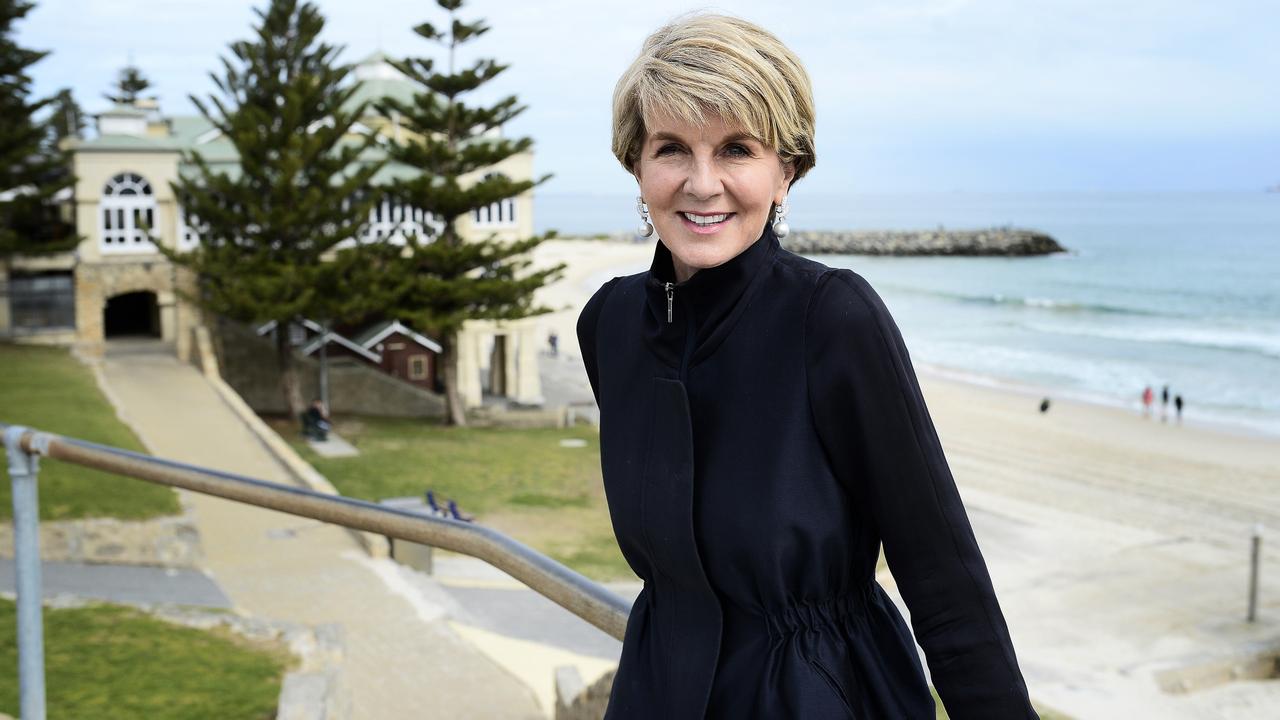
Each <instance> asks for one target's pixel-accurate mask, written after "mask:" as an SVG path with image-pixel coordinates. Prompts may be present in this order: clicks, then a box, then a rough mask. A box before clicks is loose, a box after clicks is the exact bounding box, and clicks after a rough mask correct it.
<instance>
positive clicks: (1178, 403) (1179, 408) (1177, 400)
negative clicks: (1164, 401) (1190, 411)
mask: <svg viewBox="0 0 1280 720" xmlns="http://www.w3.org/2000/svg"><path fill="white" fill-rule="evenodd" d="M1173 407H1174V408H1175V410H1176V411H1177V413H1178V424H1179V425H1181V424H1182V396H1181V395H1178V396H1176V397H1174V398H1173Z"/></svg>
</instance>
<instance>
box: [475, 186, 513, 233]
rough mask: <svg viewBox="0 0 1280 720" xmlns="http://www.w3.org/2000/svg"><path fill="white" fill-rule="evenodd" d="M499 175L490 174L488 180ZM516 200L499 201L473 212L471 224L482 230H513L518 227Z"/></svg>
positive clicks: (511, 198)
mask: <svg viewBox="0 0 1280 720" xmlns="http://www.w3.org/2000/svg"><path fill="white" fill-rule="evenodd" d="M495 175H499V174H498V173H490V174H489V175H486V176H485V177H486V178H490V177H494V176H495ZM516 223H517V220H516V198H513V197H510V198H506V199H505V200H499V201H497V202H495V203H491V204H489V205H486V206H485V207H482V208H476V209H475V210H472V211H471V224H472V225H473V226H474V227H477V228H482V229H486V230H488V229H497V228H513V227H515V226H516Z"/></svg>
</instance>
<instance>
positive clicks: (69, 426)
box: [0, 344, 180, 520]
mask: <svg viewBox="0 0 1280 720" xmlns="http://www.w3.org/2000/svg"><path fill="white" fill-rule="evenodd" d="M0 422H5V423H8V424H10V425H27V426H30V427H33V428H36V429H39V430H46V431H49V432H53V433H57V434H59V435H68V436H71V437H77V438H81V439H84V440H90V441H93V442H97V443H102V444H104V445H114V446H116V447H122V448H125V449H127V450H138V451H141V450H142V445H141V443H139V442H138V439H137V438H136V437H135V436H134V434H133V433H132V432H131V431H130V430H129V428H128V427H126V426H125V425H124V423H122V422H120V420H119V418H117V417H116V413H115V409H114V408H113V407H112V406H111V404H110V403H109V402H107V400H106V398H104V397H103V396H102V393H101V392H100V391H99V390H98V386H97V384H96V383H94V380H93V375H92V373H90V371H89V369H88V368H86V367H84V366H83V365H81V364H80V363H79V362H78V361H76V359H75V358H73V357H71V355H70V354H69V353H68V352H67V351H66V350H64V349H59V348H45V347H28V346H22V345H6V344H0ZM9 491H10V484H9V478H8V475H7V474H6V475H5V477H4V478H3V482H0V519H4V520H7V519H8V518H10V517H12V515H13V503H12V501H11V500H10V495H9ZM179 510H180V509H179V506H178V498H177V495H176V494H175V493H174V492H173V491H172V490H170V489H168V488H165V487H160V486H158V485H152V484H150V483H146V482H142V481H140V480H131V479H128V478H122V477H118V476H114V475H108V474H106V473H101V472H98V471H96V470H89V469H87V468H81V467H77V466H75V465H69V464H66V463H61V462H58V461H56V460H47V459H42V460H41V462H40V517H41V518H43V519H45V520H67V519H70V518H82V517H116V518H123V519H141V518H149V517H155V516H158V515H176V514H177V513H178V512H179Z"/></svg>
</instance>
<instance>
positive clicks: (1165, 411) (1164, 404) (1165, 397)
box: [1160, 385, 1169, 422]
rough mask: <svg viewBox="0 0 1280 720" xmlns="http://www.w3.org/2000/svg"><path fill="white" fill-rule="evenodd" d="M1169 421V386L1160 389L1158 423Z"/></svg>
mask: <svg viewBox="0 0 1280 720" xmlns="http://www.w3.org/2000/svg"><path fill="white" fill-rule="evenodd" d="M1168 419H1169V386H1168V385H1165V386H1164V387H1162V388H1160V422H1165V421H1166V420H1168Z"/></svg>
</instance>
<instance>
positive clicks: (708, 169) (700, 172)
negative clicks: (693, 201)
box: [684, 158, 724, 200]
mask: <svg viewBox="0 0 1280 720" xmlns="http://www.w3.org/2000/svg"><path fill="white" fill-rule="evenodd" d="M723 189H724V184H723V182H722V181H721V178H720V172H719V169H718V168H717V167H716V164H715V161H714V160H712V159H711V158H694V160H693V163H692V164H691V165H690V167H689V176H688V177H687V178H685V181H684V191H685V192H686V193H688V194H689V195H691V196H693V197H695V198H697V199H699V200H706V199H708V198H713V197H715V196H717V195H719V194H720V193H721V192H722V191H723Z"/></svg>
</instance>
